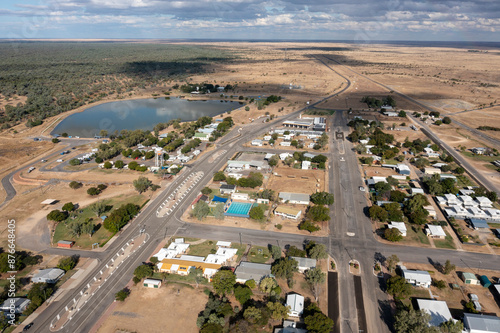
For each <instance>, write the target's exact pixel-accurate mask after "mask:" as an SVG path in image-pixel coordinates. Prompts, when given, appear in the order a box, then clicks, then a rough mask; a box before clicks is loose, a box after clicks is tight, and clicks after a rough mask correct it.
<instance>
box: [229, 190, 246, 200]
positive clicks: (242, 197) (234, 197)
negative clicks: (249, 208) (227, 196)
mask: <svg viewBox="0 0 500 333" xmlns="http://www.w3.org/2000/svg"><path fill="white" fill-rule="evenodd" d="M231 199H232V200H243V201H248V193H237V192H235V193H233V194H231Z"/></svg>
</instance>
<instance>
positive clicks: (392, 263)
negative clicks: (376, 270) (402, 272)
mask: <svg viewBox="0 0 500 333" xmlns="http://www.w3.org/2000/svg"><path fill="white" fill-rule="evenodd" d="M398 263H399V258H398V256H397V255H395V254H393V255H391V256H390V257H389V258H387V260H386V264H387V269H388V270H389V272H392V271H394V269H396V265H397V264H398Z"/></svg>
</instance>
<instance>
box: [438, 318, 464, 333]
mask: <svg viewBox="0 0 500 333" xmlns="http://www.w3.org/2000/svg"><path fill="white" fill-rule="evenodd" d="M439 329H440V330H441V333H462V332H463V331H464V324H463V323H462V322H461V321H460V320H457V321H454V320H453V319H450V320H448V321H445V322H444V323H442V324H441V325H439Z"/></svg>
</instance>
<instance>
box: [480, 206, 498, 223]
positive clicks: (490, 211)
mask: <svg viewBox="0 0 500 333" xmlns="http://www.w3.org/2000/svg"><path fill="white" fill-rule="evenodd" d="M484 212H485V213H486V216H487V217H486V220H492V221H500V210H498V209H494V208H485V209H484Z"/></svg>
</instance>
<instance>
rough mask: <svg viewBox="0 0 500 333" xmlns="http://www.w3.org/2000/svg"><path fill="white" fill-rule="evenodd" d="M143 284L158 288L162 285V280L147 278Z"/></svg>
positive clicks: (147, 286)
mask: <svg viewBox="0 0 500 333" xmlns="http://www.w3.org/2000/svg"><path fill="white" fill-rule="evenodd" d="M142 285H143V286H144V287H146V288H154V289H158V288H160V287H161V280H157V279H145V280H144V282H143V284H142Z"/></svg>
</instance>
